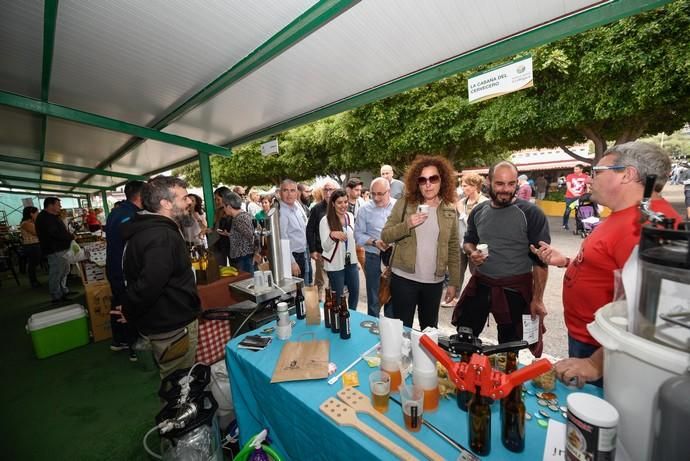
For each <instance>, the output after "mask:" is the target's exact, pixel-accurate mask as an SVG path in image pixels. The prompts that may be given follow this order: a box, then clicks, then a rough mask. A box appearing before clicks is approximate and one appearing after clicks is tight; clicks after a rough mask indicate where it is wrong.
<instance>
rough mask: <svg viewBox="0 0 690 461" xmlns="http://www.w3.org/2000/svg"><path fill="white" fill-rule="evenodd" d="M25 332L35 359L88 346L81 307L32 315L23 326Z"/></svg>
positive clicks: (86, 329) (75, 306) (86, 326)
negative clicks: (27, 334)
mask: <svg viewBox="0 0 690 461" xmlns="http://www.w3.org/2000/svg"><path fill="white" fill-rule="evenodd" d="M26 331H27V332H28V333H29V334H30V335H31V341H32V342H33V345H34V352H35V353H36V357H38V358H39V359H43V358H46V357H50V356H51V355H55V354H59V353H60V352H65V351H69V350H71V349H74V348H76V347H79V346H84V345H86V344H88V343H89V326H88V322H87V318H86V309H84V306H82V305H81V304H71V305H69V306H65V307H60V308H57V309H52V310H49V311H45V312H39V313H37V314H34V315H32V316H31V317H30V318H29V321H28V322H27V324H26Z"/></svg>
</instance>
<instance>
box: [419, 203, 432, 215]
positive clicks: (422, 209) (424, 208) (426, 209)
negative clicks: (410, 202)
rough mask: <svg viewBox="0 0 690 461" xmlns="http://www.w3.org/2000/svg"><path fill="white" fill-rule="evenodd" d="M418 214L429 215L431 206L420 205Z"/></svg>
mask: <svg viewBox="0 0 690 461" xmlns="http://www.w3.org/2000/svg"><path fill="white" fill-rule="evenodd" d="M417 213H424V214H429V205H419V206H418V207H417Z"/></svg>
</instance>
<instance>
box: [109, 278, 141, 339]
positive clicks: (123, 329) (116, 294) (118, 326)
mask: <svg viewBox="0 0 690 461" xmlns="http://www.w3.org/2000/svg"><path fill="white" fill-rule="evenodd" d="M110 290H111V292H112V294H113V297H112V298H111V302H110V307H112V308H114V307H115V306H119V305H121V304H122V298H123V294H124V287H122V286H120V285H119V284H117V283H111V284H110ZM119 318H120V317H119V316H116V315H111V316H110V329H111V330H112V332H113V344H115V345H122V344H127V345H128V346H129V347H130V349H131V348H132V346H133V345H134V343H135V342H136V340H137V332H136V330H135V329H134V327H132V324H131V323H120V322H118V321H117V319H119Z"/></svg>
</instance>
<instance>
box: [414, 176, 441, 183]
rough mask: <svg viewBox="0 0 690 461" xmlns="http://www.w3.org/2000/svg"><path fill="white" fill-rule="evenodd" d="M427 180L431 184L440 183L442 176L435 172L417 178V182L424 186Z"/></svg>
mask: <svg viewBox="0 0 690 461" xmlns="http://www.w3.org/2000/svg"><path fill="white" fill-rule="evenodd" d="M427 182H429V183H431V184H438V183H440V182H441V177H440V176H439V175H437V174H434V175H431V176H429V177H428V178H427V177H426V176H420V177H418V178H417V184H418V185H420V186H424V185H425V184H426V183H427Z"/></svg>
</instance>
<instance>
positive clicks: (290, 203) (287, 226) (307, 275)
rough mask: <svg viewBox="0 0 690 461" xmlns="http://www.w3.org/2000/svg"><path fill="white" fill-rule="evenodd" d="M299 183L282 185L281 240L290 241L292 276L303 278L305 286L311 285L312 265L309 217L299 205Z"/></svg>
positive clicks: (289, 180)
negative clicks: (308, 237)
mask: <svg viewBox="0 0 690 461" xmlns="http://www.w3.org/2000/svg"><path fill="white" fill-rule="evenodd" d="M298 199H299V190H297V183H296V182H295V181H293V180H291V179H286V180H284V181H283V182H282V183H280V238H281V239H282V240H289V241H290V252H291V253H292V275H295V276H298V277H302V278H303V279H304V283H305V285H311V283H312V282H311V263H310V260H309V253H308V251H309V247H308V245H307V215H306V213H305V211H304V208H303V207H302V205H300V204H299V203H297V201H298Z"/></svg>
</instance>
